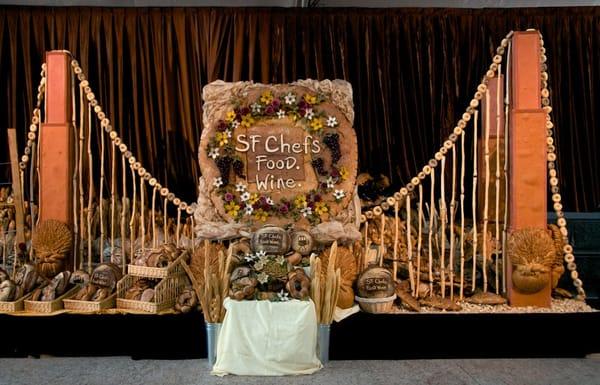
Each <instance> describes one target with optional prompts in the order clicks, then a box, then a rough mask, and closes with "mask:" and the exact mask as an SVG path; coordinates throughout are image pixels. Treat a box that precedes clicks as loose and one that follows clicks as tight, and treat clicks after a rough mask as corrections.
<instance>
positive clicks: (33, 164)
mask: <svg viewBox="0 0 600 385" xmlns="http://www.w3.org/2000/svg"><path fill="white" fill-rule="evenodd" d="M36 154H37V145H36V143H35V142H33V144H32V145H31V165H30V166H31V167H30V169H29V215H30V216H31V233H32V234H33V231H34V229H35V221H36V219H37V218H36V217H35V210H34V209H33V206H34V202H35V197H34V195H35V171H36V169H37V164H38V158H37V156H36ZM24 179H25V178H21V183H22V184H21V191H25V190H23V188H24V185H23V184H24ZM29 259H30V260H31V261H33V259H34V258H33V247H30V248H29Z"/></svg>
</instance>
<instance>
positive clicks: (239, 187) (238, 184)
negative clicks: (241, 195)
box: [235, 182, 246, 192]
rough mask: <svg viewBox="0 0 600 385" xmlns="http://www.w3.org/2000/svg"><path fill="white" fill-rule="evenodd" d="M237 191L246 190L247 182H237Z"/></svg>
mask: <svg viewBox="0 0 600 385" xmlns="http://www.w3.org/2000/svg"><path fill="white" fill-rule="evenodd" d="M235 191H237V192H242V191H246V185H245V184H243V183H242V182H240V183H237V184H236V185H235Z"/></svg>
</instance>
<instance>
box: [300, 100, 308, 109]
mask: <svg viewBox="0 0 600 385" xmlns="http://www.w3.org/2000/svg"><path fill="white" fill-rule="evenodd" d="M298 108H300V109H301V110H306V109H307V108H308V103H306V101H304V100H300V102H299V103H298Z"/></svg>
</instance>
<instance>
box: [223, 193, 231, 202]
mask: <svg viewBox="0 0 600 385" xmlns="http://www.w3.org/2000/svg"><path fill="white" fill-rule="evenodd" d="M224 198H225V202H230V201H232V200H233V194H232V193H225V196H224Z"/></svg>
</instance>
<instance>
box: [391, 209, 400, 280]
mask: <svg viewBox="0 0 600 385" xmlns="http://www.w3.org/2000/svg"><path fill="white" fill-rule="evenodd" d="M399 221H400V219H399V218H398V200H396V202H395V203H394V262H393V264H392V277H394V281H397V280H398V242H399V226H398V222H399Z"/></svg>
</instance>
